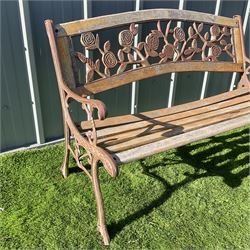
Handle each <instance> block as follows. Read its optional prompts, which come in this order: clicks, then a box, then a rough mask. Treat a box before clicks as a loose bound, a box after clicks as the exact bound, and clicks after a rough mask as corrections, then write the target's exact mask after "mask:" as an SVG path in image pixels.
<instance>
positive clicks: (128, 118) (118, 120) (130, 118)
mask: <svg viewBox="0 0 250 250" xmlns="http://www.w3.org/2000/svg"><path fill="white" fill-rule="evenodd" d="M245 94H249V88H240V89H236V90H233V91H231V92H227V93H223V94H219V95H216V96H212V97H208V98H205V99H203V100H198V101H194V102H190V103H186V104H181V105H177V106H174V107H171V108H164V109H158V110H154V111H148V112H143V113H139V114H135V115H124V116H117V117H110V118H106V119H105V120H103V121H99V120H96V121H95V123H96V127H97V128H105V127H114V126H117V125H121V124H128V123H134V122H138V121H142V120H145V119H152V118H156V117H161V116H166V115H172V114H176V113H180V112H183V111H188V110H193V109H197V108H200V107H205V106H208V105H212V104H215V103H218V102H222V101H225V100H229V99H231V98H235V97H237V96H241V95H245ZM146 117H147V118H146ZM91 126H92V125H91V122H89V121H84V122H82V123H81V128H82V129H89V128H91Z"/></svg>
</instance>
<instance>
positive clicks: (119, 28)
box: [45, 9, 250, 245]
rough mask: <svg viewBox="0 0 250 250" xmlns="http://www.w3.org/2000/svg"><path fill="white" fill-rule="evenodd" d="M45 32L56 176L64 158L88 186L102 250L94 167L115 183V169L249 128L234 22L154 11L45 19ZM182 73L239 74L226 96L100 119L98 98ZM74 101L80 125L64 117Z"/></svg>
mask: <svg viewBox="0 0 250 250" xmlns="http://www.w3.org/2000/svg"><path fill="white" fill-rule="evenodd" d="M149 23H150V24H149ZM146 25H150V29H151V27H153V28H152V30H151V31H149V33H148V34H147V36H146V37H145V38H144V37H139V42H136V40H137V39H135V37H136V36H138V33H140V32H139V31H140V29H141V28H142V27H144V26H146ZM45 26H46V30H47V34H48V38H49V43H50V47H51V52H52V58H53V62H54V66H55V71H56V76H57V81H58V86H59V93H60V98H61V105H62V111H63V117H64V134H65V155H64V162H63V164H62V167H61V170H62V174H63V176H64V177H66V176H67V175H68V160H69V154H70V153H71V154H72V156H73V158H74V159H75V161H76V163H77V165H78V166H79V167H80V168H81V169H82V170H83V171H84V172H85V173H86V175H87V176H88V177H89V178H90V180H91V182H92V184H93V189H94V194H95V198H96V204H97V214H98V229H99V231H100V233H101V235H102V237H103V241H104V244H105V245H108V244H109V242H110V239H109V235H108V231H107V228H106V222H105V214H104V206H103V198H102V193H101V189H100V184H99V178H98V167H97V163H98V162H102V163H103V166H104V168H105V169H106V170H107V172H108V173H109V174H110V175H111V176H112V177H115V176H117V174H118V165H119V164H122V163H127V162H131V161H134V160H138V159H142V158H145V157H147V156H150V155H153V154H156V153H159V152H163V151H166V150H168V149H172V148H176V147H179V146H182V145H185V144H187V143H191V142H194V141H197V140H200V139H204V138H208V137H210V136H214V135H217V134H218V133H222V132H225V131H228V130H231V129H234V128H237V127H240V126H243V125H246V124H248V123H249V118H250V107H249V86H250V82H249V79H248V74H249V71H250V66H249V63H250V60H249V59H248V58H247V57H246V55H245V49H244V40H243V32H242V22H241V17H240V16H234V17H233V18H228V17H222V16H214V15H211V14H206V13H198V12H192V11H185V10H174V9H154V10H142V11H137V12H126V13H120V14H115V15H108V16H101V17H95V18H90V19H88V20H77V21H73V22H67V23H62V24H57V25H53V21H52V20H46V21H45ZM107 29H111V30H112V31H113V32H112V33H109V34H112V37H110V39H112V41H111V42H110V41H103V39H102V32H105V31H106V30H107ZM76 42H79V44H81V45H82V46H83V48H82V50H81V49H78V50H77V51H76V49H75V48H76V45H75V43H76ZM84 51H85V52H84ZM83 52H84V53H83ZM83 66H84V67H83ZM83 68H84V70H85V73H84V74H85V82H81V80H80V76H79V75H81V74H80V73H79V72H81V70H82V69H83ZM188 71H192V72H199V71H203V72H206V71H208V72H210V71H213V72H240V73H241V78H240V81H239V84H238V86H237V89H235V90H233V91H229V92H227V93H223V94H219V95H216V96H212V97H209V98H205V99H202V100H198V101H194V102H190V103H186V104H182V105H178V106H174V107H170V108H163V109H158V110H153V111H148V112H143V113H138V114H128V115H124V116H118V117H109V118H106V108H105V105H104V103H103V102H102V101H99V100H96V99H94V95H95V94H97V93H100V92H103V91H107V90H110V89H113V88H117V87H120V86H122V85H125V84H129V83H131V82H135V81H138V80H142V79H145V78H149V77H154V76H158V75H162V74H166V73H171V72H188ZM140 87H143V86H142V84H141V85H140ZM155 88H157V84H156V85H155ZM73 101H75V102H77V103H79V104H80V105H81V108H82V109H83V111H84V112H86V119H85V120H84V121H81V122H80V123H79V122H78V123H77V122H76V121H74V120H73V118H72V116H71V112H70V105H71V102H73ZM95 110H97V112H95ZM96 115H98V119H97V117H96ZM84 159H87V160H88V162H89V164H90V165H91V167H90V169H88V168H86V165H84V163H83V160H84Z"/></svg>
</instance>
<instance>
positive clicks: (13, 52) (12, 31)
mask: <svg viewBox="0 0 250 250" xmlns="http://www.w3.org/2000/svg"><path fill="white" fill-rule="evenodd" d="M0 4H1V138H0V147H1V148H2V149H9V148H13V147H19V146H22V145H26V144H32V143H35V142H36V138H35V132H34V122H33V115H32V106H31V98H30V92H29V82H28V76H27V69H26V65H25V54H24V46H23V40H22V34H21V26H20V17H19V9H18V3H17V2H16V1H4V2H3V1H0Z"/></svg>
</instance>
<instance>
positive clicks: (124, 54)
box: [74, 20, 235, 83]
mask: <svg viewBox="0 0 250 250" xmlns="http://www.w3.org/2000/svg"><path fill="white" fill-rule="evenodd" d="M164 22H166V23H165V25H164V26H163V25H162V22H161V21H160V20H159V21H157V25H156V29H153V30H151V32H150V33H149V34H147V36H146V38H145V40H144V41H140V42H139V43H138V44H137V45H136V44H135V43H134V38H135V36H136V35H137V33H138V26H136V24H135V23H132V24H130V26H129V28H127V29H124V30H122V31H121V32H119V34H118V37H117V38H118V42H119V45H120V46H121V47H120V48H118V52H117V54H116V53H114V51H112V50H111V43H110V41H106V42H105V43H104V44H103V45H102V46H100V41H99V36H98V34H96V35H95V34H94V33H92V32H84V33H82V34H81V38H80V42H81V44H82V45H83V46H84V47H85V49H87V50H96V51H97V52H98V51H99V54H100V56H99V59H97V60H96V61H93V59H92V58H88V57H86V56H85V55H84V54H83V53H80V52H76V53H74V55H75V57H76V58H78V60H80V61H81V62H82V63H84V64H86V82H87V83H88V82H90V81H92V80H93V77H94V74H95V76H97V75H99V76H100V77H101V78H107V77H109V76H111V73H112V74H116V75H119V74H121V73H122V72H124V71H125V70H126V69H128V68H129V70H130V69H132V67H127V66H128V65H130V66H132V65H136V66H137V67H148V66H150V65H152V64H162V63H166V62H167V61H172V62H177V61H190V60H192V58H193V57H195V60H200V61H217V60H218V58H219V57H220V55H221V54H222V53H225V54H227V55H228V56H229V58H230V59H231V60H235V54H234V50H233V45H232V43H231V40H230V35H231V34H232V29H231V28H229V27H226V26H219V25H217V24H214V25H209V24H203V23H196V22H193V23H192V24H191V25H190V26H189V27H188V29H187V34H186V33H185V32H184V30H183V29H182V28H181V27H179V26H175V27H171V25H172V24H173V22H172V20H168V21H164ZM205 25H209V30H207V29H204V27H205ZM163 27H164V28H163ZM228 36H229V38H227V37H228ZM199 57H200V58H199ZM150 58H155V59H154V60H152V61H150ZM116 66H117V68H116ZM111 69H112V70H111Z"/></svg>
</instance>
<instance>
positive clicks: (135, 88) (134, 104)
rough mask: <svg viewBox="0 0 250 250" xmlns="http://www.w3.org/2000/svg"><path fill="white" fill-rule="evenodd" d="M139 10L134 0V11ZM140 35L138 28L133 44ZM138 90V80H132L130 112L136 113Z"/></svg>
mask: <svg viewBox="0 0 250 250" xmlns="http://www.w3.org/2000/svg"><path fill="white" fill-rule="evenodd" d="M139 10H140V0H136V3H135V11H139ZM139 35H140V29H139V30H138V34H137V36H136V37H135V40H134V46H135V47H137V45H138V40H139ZM134 58H135V60H136V59H137V54H136V52H134ZM133 69H136V65H133ZM138 92H139V85H138V81H135V82H132V91H131V114H135V113H137V110H138Z"/></svg>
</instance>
